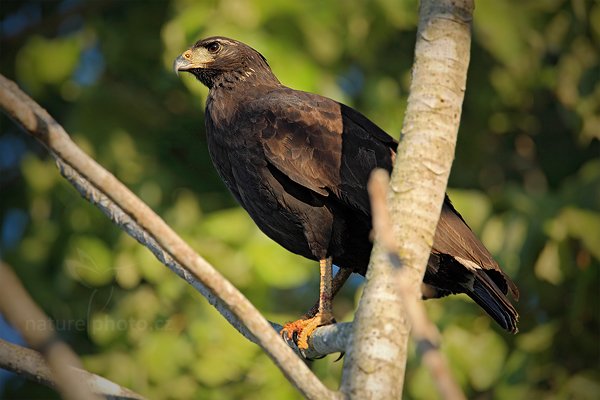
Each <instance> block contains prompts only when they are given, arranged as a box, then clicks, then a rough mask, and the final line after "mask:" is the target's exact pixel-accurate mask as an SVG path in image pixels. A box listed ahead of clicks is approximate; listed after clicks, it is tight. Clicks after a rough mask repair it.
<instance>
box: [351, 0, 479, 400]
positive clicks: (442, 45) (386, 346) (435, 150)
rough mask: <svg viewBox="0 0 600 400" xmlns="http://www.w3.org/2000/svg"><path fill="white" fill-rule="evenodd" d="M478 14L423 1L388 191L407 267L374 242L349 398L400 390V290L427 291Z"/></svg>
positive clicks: (444, 1)
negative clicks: (424, 286)
mask: <svg viewBox="0 0 600 400" xmlns="http://www.w3.org/2000/svg"><path fill="white" fill-rule="evenodd" d="M472 13H473V1H471V0H422V1H421V4H420V10H419V27H418V31H417V41H416V46H415V60H414V64H413V70H412V82H411V86H410V95H409V97H408V107H407V110H406V115H405V118H404V123H403V127H402V135H401V138H400V143H399V146H398V152H397V156H396V162H395V166H394V171H393V173H392V176H391V182H390V187H389V190H388V204H389V207H390V215H391V219H392V230H393V236H394V239H395V241H396V243H397V252H398V255H399V260H400V264H401V268H397V267H394V266H393V265H391V262H390V259H389V258H388V257H386V255H385V250H384V249H383V248H382V246H380V245H378V244H377V243H376V244H375V246H374V249H373V254H372V258H371V264H370V266H369V271H368V273H367V283H366V285H365V289H364V293H363V297H362V298H361V301H360V304H359V308H358V310H357V314H356V317H355V321H354V333H353V336H352V337H351V339H350V345H349V351H348V353H347V358H346V362H345V364H344V372H343V378H342V391H343V392H344V394H345V395H346V397H348V398H351V399H391V398H401V396H402V389H403V383H404V379H403V378H404V373H405V368H406V357H407V346H408V345H407V344H408V337H409V332H410V324H409V320H408V318H407V317H406V313H405V311H404V310H405V307H404V304H403V303H402V300H401V296H399V294H398V288H399V287H400V286H402V287H407V288H410V289H411V292H412V293H410V295H411V296H414V297H420V295H421V291H420V287H421V282H422V280H423V275H424V273H425V267H426V265H427V260H428V258H429V253H430V251H431V246H432V244H433V238H434V234H435V228H436V225H437V221H438V219H439V216H440V211H441V208H442V203H443V200H444V192H445V189H446V185H447V182H448V176H449V174H450V168H451V165H452V160H453V158H454V148H455V145H456V137H457V133H458V127H459V122H460V115H461V108H462V102H463V98H464V92H465V86H466V77H467V68H468V65H469V56H470V45H471V19H472ZM399 279H401V280H402V281H403V284H402V285H399V284H398V280H399ZM405 295H406V293H405Z"/></svg>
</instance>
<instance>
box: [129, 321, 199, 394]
mask: <svg viewBox="0 0 600 400" xmlns="http://www.w3.org/2000/svg"><path fill="white" fill-rule="evenodd" d="M137 358H138V360H137V361H138V363H139V364H140V365H143V366H144V367H145V369H146V371H147V373H148V377H149V378H150V379H151V380H153V381H155V382H161V381H165V380H170V379H174V378H176V377H177V376H178V375H179V374H180V370H181V368H184V367H186V366H188V365H189V364H190V363H191V362H192V361H194V356H193V353H192V348H191V346H190V344H189V343H188V342H187V341H186V340H185V337H184V336H180V335H176V334H174V333H172V332H160V331H159V332H153V333H152V334H151V335H146V336H144V337H143V338H142V340H141V342H140V343H139V350H138V354H137Z"/></svg>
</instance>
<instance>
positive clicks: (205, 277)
mask: <svg viewBox="0 0 600 400" xmlns="http://www.w3.org/2000/svg"><path fill="white" fill-rule="evenodd" d="M0 106H1V107H2V109H3V110H4V111H5V112H6V113H7V114H8V115H9V116H10V117H11V118H12V119H13V120H15V121H16V123H17V124H18V125H20V126H21V127H22V128H23V129H24V130H25V131H26V132H28V133H29V134H31V135H32V136H34V137H35V138H36V139H37V140H39V141H40V142H41V143H42V144H43V145H44V146H45V147H46V148H47V149H48V150H49V151H50V153H51V154H52V156H53V157H54V158H55V159H56V160H57V163H58V165H59V168H60V170H61V173H63V174H64V175H65V176H66V177H67V179H69V181H70V182H72V183H73V184H74V185H75V186H76V187H77V188H78V189H80V188H81V187H82V185H83V187H86V188H90V189H91V188H93V190H84V191H83V192H81V194H82V196H83V197H85V198H86V199H88V200H90V201H91V202H92V203H93V204H95V205H97V206H98V207H99V208H100V209H101V210H102V211H103V212H104V213H106V214H107V215H108V216H109V218H111V219H112V220H113V221H115V222H117V223H118V224H119V226H121V227H122V228H123V229H125V230H126V231H127V232H128V233H131V232H130V231H132V230H133V231H135V234H133V235H132V236H133V237H134V238H135V239H136V240H138V241H140V242H141V243H142V244H144V245H147V246H148V248H149V249H150V250H151V251H152V252H153V253H154V254H155V256H156V257H157V258H158V259H159V260H160V261H161V262H165V264H166V265H167V266H168V267H170V268H171V269H173V270H174V271H175V272H176V273H177V274H178V275H179V276H181V277H183V278H184V279H185V280H186V282H188V283H190V284H192V286H194V287H195V288H196V289H198V291H199V292H200V293H201V294H203V295H204V296H205V297H206V298H207V299H208V301H209V302H210V303H211V304H212V305H213V306H215V307H216V308H217V310H218V311H219V312H221V313H222V314H223V315H224V317H226V318H228V320H229V321H232V322H234V321H237V326H236V324H235V323H234V326H236V327H238V330H239V327H240V326H244V328H245V329H244V331H245V332H246V337H248V338H249V339H251V340H252V341H253V342H255V343H257V344H258V345H259V346H261V347H262V348H263V350H264V351H265V352H266V353H267V355H269V357H271V359H272V360H273V361H274V362H275V364H276V365H277V366H278V367H279V368H280V369H281V371H282V372H283V373H284V375H285V376H286V377H287V379H288V380H289V381H290V382H291V383H292V384H293V385H294V386H295V387H296V388H297V389H298V390H299V391H300V392H301V393H302V394H303V395H304V396H306V397H308V398H311V399H329V398H334V397H336V395H337V394H336V393H335V392H333V391H331V390H329V389H328V388H326V387H325V386H324V385H323V384H322V383H321V381H320V380H319V379H318V378H317V377H316V376H315V375H314V374H313V373H312V372H311V371H310V370H309V369H308V367H307V366H306V365H305V364H304V362H303V361H302V360H301V359H300V358H299V357H297V355H296V354H295V353H294V351H293V350H291V349H290V348H289V347H288V346H287V345H286V344H285V343H284V342H283V340H281V338H280V337H279V335H278V334H277V332H275V330H274V329H273V328H272V326H271V325H270V324H269V322H268V321H267V320H265V319H264V318H263V316H262V315H261V314H260V313H259V312H258V311H257V310H256V308H255V307H254V306H253V305H252V304H251V303H250V302H249V301H248V299H246V298H245V297H244V296H243V295H242V294H241V293H240V292H239V291H238V290H237V289H236V288H235V287H234V286H233V285H232V284H231V283H230V282H229V281H227V280H226V279H225V278H224V277H223V276H222V275H221V274H220V273H219V272H218V271H216V270H215V269H214V268H213V267H212V266H211V265H210V264H209V263H208V262H206V261H205V260H204V259H203V258H202V257H200V256H199V255H198V254H197V253H196V252H195V251H194V250H193V249H192V248H191V247H190V246H189V245H188V244H187V243H185V242H184V241H183V240H182V239H181V238H180V237H179V236H178V235H177V234H176V233H175V232H174V231H173V230H172V229H171V228H170V227H169V226H168V225H167V224H166V223H165V222H164V221H163V220H162V219H161V218H160V217H158V215H156V214H155V213H154V212H153V211H152V210H151V209H150V208H149V207H148V206H147V205H146V204H145V203H143V202H142V201H141V200H140V199H139V198H138V197H136V196H135V195H134V194H133V193H132V192H131V191H130V190H129V189H128V188H127V187H125V185H123V184H122V183H121V182H120V181H118V180H117V179H116V178H115V177H114V176H113V175H112V174H110V173H109V172H108V171H106V170H105V169H104V168H102V166H100V165H99V164H98V163H97V162H96V161H94V160H93V159H92V158H90V157H89V156H88V155H87V154H85V153H84V152H83V151H82V150H81V149H80V148H79V147H78V146H77V145H76V144H75V143H74V142H73V141H72V140H71V139H70V137H69V135H68V134H67V133H66V132H65V131H64V129H63V128H62V126H60V125H59V124H58V123H57V122H56V121H55V120H54V119H53V118H52V117H51V116H50V115H49V114H48V113H47V112H46V111H45V110H44V109H43V108H42V107H40V106H39V105H38V104H37V103H36V102H35V101H33V100H32V99H31V98H30V97H29V96H27V95H26V94H25V93H23V92H22V91H21V90H20V89H19V88H18V87H17V85H16V84H15V83H14V82H12V81H10V80H8V79H7V78H5V77H4V76H2V75H0ZM75 180H79V182H80V183H81V184H80V185H78V184H75V183H74V181H75ZM114 206H117V207H114ZM138 228H139V229H138ZM146 243H147V244H146ZM176 266H177V267H176Z"/></svg>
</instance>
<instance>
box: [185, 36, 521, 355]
mask: <svg viewBox="0 0 600 400" xmlns="http://www.w3.org/2000/svg"><path fill="white" fill-rule="evenodd" d="M174 69H175V71H176V72H179V71H186V72H189V73H191V74H193V75H194V76H195V77H196V78H197V79H198V80H199V81H200V82H202V83H203V84H204V85H206V86H207V87H208V88H209V89H210V90H209V94H208V99H207V101H206V135H207V141H208V149H209V152H210V155H211V158H212V161H213V163H214V165H215V168H216V169H217V171H218V173H219V175H220V176H221V178H222V179H223V181H224V182H225V185H227V187H228V188H229V190H230V191H231V193H232V194H233V196H234V197H235V198H236V200H237V201H238V202H239V203H240V204H241V205H242V207H244V209H246V211H247V212H248V213H249V214H250V216H251V217H252V219H253V220H254V222H255V223H256V224H257V225H258V227H259V228H260V229H261V230H262V231H263V232H264V233H265V234H267V236H269V237H270V238H271V239H273V240H275V241H276V242H277V243H279V244H280V245H282V246H283V247H285V248H286V249H288V250H289V251H291V252H293V253H296V254H300V255H302V256H304V257H307V258H309V259H313V260H318V261H320V266H321V296H320V302H319V307H318V309H314V310H313V311H312V312H311V313H309V314H308V315H306V316H305V317H306V318H305V319H303V320H299V321H297V322H295V323H292V324H288V326H287V327H286V332H287V333H288V334H290V332H292V331H297V332H296V333H300V336H299V345H300V346H301V347H306V346H307V342H306V340H307V337H308V335H309V334H310V332H312V330H314V328H316V327H317V326H319V325H323V324H327V323H330V322H331V321H332V320H333V317H332V315H331V298H332V297H333V295H334V294H335V291H336V290H337V289H338V288H339V286H341V284H343V282H344V281H345V278H347V276H348V275H350V273H351V272H356V273H359V274H362V275H364V274H365V272H366V269H367V265H368V262H369V256H370V253H371V248H372V244H371V242H370V241H369V232H370V231H371V211H370V206H369V198H368V193H367V188H366V185H367V180H368V178H369V174H370V173H371V171H372V170H373V169H374V168H385V169H386V170H388V171H391V169H392V165H393V160H394V158H395V155H396V147H397V142H396V141H395V140H394V139H392V138H391V137H390V136H389V135H388V134H387V133H385V132H384V131H383V130H381V129H380V128H379V127H378V126H377V125H375V124H374V123H373V122H371V121H370V120H369V119H367V118H366V117H365V116H363V115H362V114H360V113H359V112H358V111H355V110H354V109H352V108H350V107H348V106H345V105H343V104H340V103H338V102H336V101H334V100H331V99H328V98H326V97H322V96H319V95H316V94H312V93H306V92H302V91H298V90H293V89H290V88H288V87H286V86H284V85H282V84H281V83H280V82H279V80H278V79H277V78H276V77H275V75H274V74H273V72H272V71H271V69H270V67H269V65H268V64H267V61H266V59H265V58H264V57H263V56H262V55H261V54H260V53H258V52H257V51H256V50H254V49H252V48H250V47H249V46H247V45H245V44H243V43H241V42H239V41H236V40H232V39H227V38H224V37H210V38H207V39H204V40H201V41H198V42H197V43H196V44H195V45H194V46H193V47H192V48H190V49H189V50H187V51H186V52H184V53H183V54H182V55H181V56H179V57H178V58H177V59H176V60H175V64H174ZM332 262H333V264H335V265H337V266H339V267H340V268H341V271H342V272H341V273H340V274H338V275H339V276H336V279H335V280H334V282H333V286H334V288H333V289H332V277H331V274H332V273H331V264H332ZM283 267H284V266H282V268H283ZM424 283H425V285H426V286H429V289H431V290H428V291H426V292H429V293H431V297H442V296H446V295H448V294H451V293H466V294H467V295H468V296H469V297H471V298H472V299H473V300H475V302H476V303H477V304H479V305H480V306H481V307H482V308H483V309H484V310H485V311H486V312H487V313H488V314H489V315H490V316H492V318H494V320H495V321H496V322H498V324H500V326H502V327H503V328H504V329H506V330H508V331H510V332H517V320H518V314H517V312H516V310H515V309H514V308H513V306H512V305H511V303H510V302H509V301H508V299H507V297H506V295H507V294H508V292H510V293H511V295H512V296H513V297H514V298H515V299H518V296H519V292H518V290H517V287H516V286H515V284H514V283H513V282H512V281H511V280H510V278H509V277H508V276H506V274H505V273H504V272H502V270H501V269H500V268H499V266H498V264H497V263H496V262H495V261H494V259H493V258H492V256H491V254H490V253H489V251H488V250H487V249H486V248H485V247H484V246H483V244H482V243H481V242H480V241H479V240H478V239H477V237H476V236H475V235H474V234H473V232H472V231H471V229H470V228H469V227H468V226H467V224H466V222H465V221H464V220H463V218H462V217H461V215H460V214H459V213H458V212H457V211H456V210H455V209H454V207H453V206H452V204H451V203H450V200H449V199H448V197H446V199H445V202H444V206H443V209H442V213H441V217H440V220H439V223H438V226H437V231H436V234H435V239H434V244H433V248H432V251H431V256H430V258H429V263H428V266H427V270H426V273H425V278H424Z"/></svg>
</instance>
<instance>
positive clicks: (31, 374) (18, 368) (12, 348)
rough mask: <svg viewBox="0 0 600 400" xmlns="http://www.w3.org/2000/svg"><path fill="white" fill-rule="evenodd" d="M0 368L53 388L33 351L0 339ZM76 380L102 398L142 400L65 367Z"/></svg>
mask: <svg viewBox="0 0 600 400" xmlns="http://www.w3.org/2000/svg"><path fill="white" fill-rule="evenodd" d="M0 368H2V369H5V370H7V371H11V372H14V373H15V374H18V375H20V376H23V377H25V378H27V379H29V380H32V381H34V382H37V383H40V384H42V385H45V386H48V387H50V388H52V389H56V388H57V386H58V385H57V382H56V378H55V377H54V374H53V373H52V371H51V370H50V367H49V366H48V363H47V362H46V360H44V357H43V356H42V355H41V354H40V353H38V352H37V351H35V350H31V349H28V348H26V347H22V346H17V345H16V344H13V343H9V342H6V341H4V340H2V339H0ZM67 368H69V369H71V371H72V372H73V374H74V375H75V376H76V377H77V380H78V381H80V382H81V383H82V384H83V385H85V386H86V387H87V388H88V390H90V391H91V392H93V393H96V394H99V395H102V397H104V398H106V399H114V400H143V399H144V397H142V396H141V395H139V394H137V393H135V392H133V391H132V390H130V389H127V388H124V387H123V386H120V385H118V384H116V383H114V382H112V381H109V380H108V379H106V378H103V377H101V376H98V375H95V374H92V373H91V372H88V371H86V370H84V369H79V368H76V367H71V366H68V367H67Z"/></svg>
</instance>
